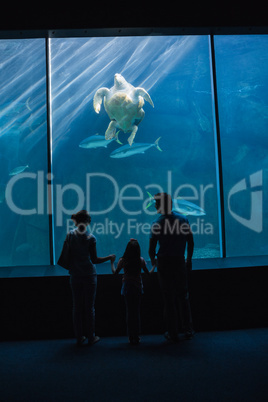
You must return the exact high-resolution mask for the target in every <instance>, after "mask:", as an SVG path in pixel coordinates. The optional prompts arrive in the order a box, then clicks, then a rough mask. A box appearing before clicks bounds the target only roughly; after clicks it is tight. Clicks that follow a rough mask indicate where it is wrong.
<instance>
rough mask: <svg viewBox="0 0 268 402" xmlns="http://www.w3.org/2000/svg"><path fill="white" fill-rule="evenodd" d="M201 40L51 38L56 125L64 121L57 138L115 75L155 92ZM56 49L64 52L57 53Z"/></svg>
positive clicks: (56, 133) (173, 37)
mask: <svg viewBox="0 0 268 402" xmlns="http://www.w3.org/2000/svg"><path fill="white" fill-rule="evenodd" d="M197 40H198V37H196V36H187V37H185V36H182V37H180V36H170V37H168V36H166V37H117V38H112V39H111V38H90V39H84V38H68V39H52V40H51V42H50V43H51V54H52V55H54V56H53V57H52V63H51V72H52V89H53V92H52V109H53V124H54V126H55V127H57V125H60V128H59V129H56V130H54V140H56V138H57V137H58V136H61V135H63V134H64V132H66V130H67V129H68V128H69V126H70V124H71V123H72V122H73V121H74V120H75V118H76V117H77V116H78V115H79V113H80V112H81V111H82V109H83V108H84V107H89V110H90V109H91V108H92V104H91V102H92V99H93V96H94V93H95V92H96V90H97V89H99V88H101V87H103V86H106V87H108V88H111V87H112V86H113V78H114V74H115V73H121V74H124V77H125V78H126V80H127V81H128V82H130V83H131V84H132V85H134V86H142V87H143V88H145V89H146V90H147V91H148V90H151V89H152V88H153V87H154V86H155V85H156V84H157V83H158V82H159V81H160V80H161V79H162V77H163V75H166V74H168V73H169V72H171V71H172V69H173V68H174V67H175V66H177V65H178V63H179V62H180V61H181V60H182V59H183V57H184V55H186V54H187V53H188V51H189V50H190V49H191V48H192V47H193V46H194V45H195V44H196V41H197ZM57 48H60V49H63V50H60V51H58V52H57ZM63 56H64V57H63ZM152 60H154V62H153V65H152ZM63 77H64V78H65V79H64V80H63ZM63 116H64V122H63V119H62V118H63Z"/></svg>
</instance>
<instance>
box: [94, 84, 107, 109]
mask: <svg viewBox="0 0 268 402" xmlns="http://www.w3.org/2000/svg"><path fill="white" fill-rule="evenodd" d="M109 92H110V90H109V89H108V88H100V89H98V90H97V92H96V93H95V95H94V99H93V107H94V110H95V112H96V113H99V112H100V109H101V104H102V101H103V98H104V96H107V95H108V93H109Z"/></svg>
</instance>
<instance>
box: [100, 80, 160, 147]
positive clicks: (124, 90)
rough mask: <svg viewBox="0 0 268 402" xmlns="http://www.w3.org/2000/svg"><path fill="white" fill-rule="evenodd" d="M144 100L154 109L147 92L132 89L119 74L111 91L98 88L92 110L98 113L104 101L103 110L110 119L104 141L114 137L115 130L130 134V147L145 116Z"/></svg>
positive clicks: (140, 89)
mask: <svg viewBox="0 0 268 402" xmlns="http://www.w3.org/2000/svg"><path fill="white" fill-rule="evenodd" d="M144 99H145V100H146V101H147V102H149V103H150V105H152V107H154V104H153V101H152V99H151V97H150V95H149V94H148V92H146V91H145V89H143V88H135V87H133V85H131V84H129V83H128V82H127V81H126V80H125V78H124V77H123V76H122V75H121V74H115V76H114V86H113V87H112V88H111V89H108V88H100V89H98V90H97V92H96V93H95V95H94V100H93V107H94V110H95V112H96V113H99V111H100V108H101V104H102V101H103V100H104V108H105V110H106V112H107V114H108V116H109V117H110V119H111V122H110V124H109V126H108V128H107V130H106V132H105V138H106V140H110V139H112V138H113V137H115V135H116V129H120V130H122V131H124V132H125V133H129V132H130V133H131V134H130V137H129V138H128V143H129V145H132V143H133V140H134V137H135V135H136V132H137V130H138V124H139V123H140V122H141V121H142V119H143V118H144V115H145V112H144V110H143V109H142V107H143V105H144Z"/></svg>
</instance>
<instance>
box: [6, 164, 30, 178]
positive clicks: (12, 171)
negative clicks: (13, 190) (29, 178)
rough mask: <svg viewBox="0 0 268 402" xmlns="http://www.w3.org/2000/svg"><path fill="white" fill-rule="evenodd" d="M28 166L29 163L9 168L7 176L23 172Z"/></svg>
mask: <svg viewBox="0 0 268 402" xmlns="http://www.w3.org/2000/svg"><path fill="white" fill-rule="evenodd" d="M28 167H29V165H26V166H18V167H16V168H15V169H13V170H11V172H9V176H15V175H16V174H19V173H22V172H24V170H25V169H27V168H28Z"/></svg>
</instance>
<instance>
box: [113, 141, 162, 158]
mask: <svg viewBox="0 0 268 402" xmlns="http://www.w3.org/2000/svg"><path fill="white" fill-rule="evenodd" d="M160 138H161V137H159V138H157V140H156V141H155V142H154V143H153V144H145V143H133V144H132V145H129V144H127V145H123V146H122V147H120V148H117V149H115V150H114V151H113V152H112V153H111V154H110V157H111V158H128V157H129V156H132V155H137V154H144V153H145V151H147V150H148V149H150V148H152V147H156V148H157V149H158V151H161V152H162V149H161V148H160V147H159V145H158V143H159V140H160Z"/></svg>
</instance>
